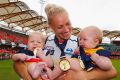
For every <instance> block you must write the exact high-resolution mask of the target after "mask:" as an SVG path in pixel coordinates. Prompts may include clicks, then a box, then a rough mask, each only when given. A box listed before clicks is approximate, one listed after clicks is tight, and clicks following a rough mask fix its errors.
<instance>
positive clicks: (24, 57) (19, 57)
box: [17, 54, 27, 61]
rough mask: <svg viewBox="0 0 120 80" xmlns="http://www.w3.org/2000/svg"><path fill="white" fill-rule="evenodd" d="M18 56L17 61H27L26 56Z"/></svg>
mask: <svg viewBox="0 0 120 80" xmlns="http://www.w3.org/2000/svg"><path fill="white" fill-rule="evenodd" d="M17 55H18V59H19V60H21V61H24V60H26V59H27V55H26V54H17Z"/></svg>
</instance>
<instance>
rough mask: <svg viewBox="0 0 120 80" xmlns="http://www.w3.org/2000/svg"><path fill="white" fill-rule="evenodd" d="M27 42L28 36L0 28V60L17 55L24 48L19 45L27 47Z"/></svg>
mask: <svg viewBox="0 0 120 80" xmlns="http://www.w3.org/2000/svg"><path fill="white" fill-rule="evenodd" d="M27 40H28V35H25V34H22V33H17V32H13V31H10V30H6V29H3V28H0V59H3V58H9V57H8V56H9V54H15V53H17V52H18V50H20V49H22V48H24V46H23V47H22V46H19V45H27ZM3 54H6V55H3ZM7 54H8V55H7Z"/></svg>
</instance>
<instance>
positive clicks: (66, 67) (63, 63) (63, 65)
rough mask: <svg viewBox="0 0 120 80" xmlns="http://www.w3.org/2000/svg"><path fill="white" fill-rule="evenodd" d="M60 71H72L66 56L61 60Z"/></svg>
mask: <svg viewBox="0 0 120 80" xmlns="http://www.w3.org/2000/svg"><path fill="white" fill-rule="evenodd" d="M59 65H60V69H61V70H62V71H67V70H69V69H70V62H69V61H68V60H67V59H66V57H65V56H63V57H61V58H60V64H59Z"/></svg>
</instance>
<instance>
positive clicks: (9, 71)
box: [0, 60, 120, 80]
mask: <svg viewBox="0 0 120 80" xmlns="http://www.w3.org/2000/svg"><path fill="white" fill-rule="evenodd" d="M112 62H113V65H114V67H115V68H116V69H117V72H118V76H117V77H116V78H114V79H112V80H120V69H119V68H120V60H112ZM12 65H13V62H12V61H11V60H0V80H20V79H19V77H18V76H17V75H16V73H15V72H14V70H13V67H12Z"/></svg>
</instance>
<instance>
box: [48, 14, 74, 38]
mask: <svg viewBox="0 0 120 80" xmlns="http://www.w3.org/2000/svg"><path fill="white" fill-rule="evenodd" d="M49 25H50V27H51V28H52V29H53V31H54V33H55V35H56V36H57V38H58V39H69V38H70V36H71V32H72V26H71V22H70V20H69V18H68V15H67V13H61V14H57V15H54V16H52V17H51V21H50V24H49Z"/></svg>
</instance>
